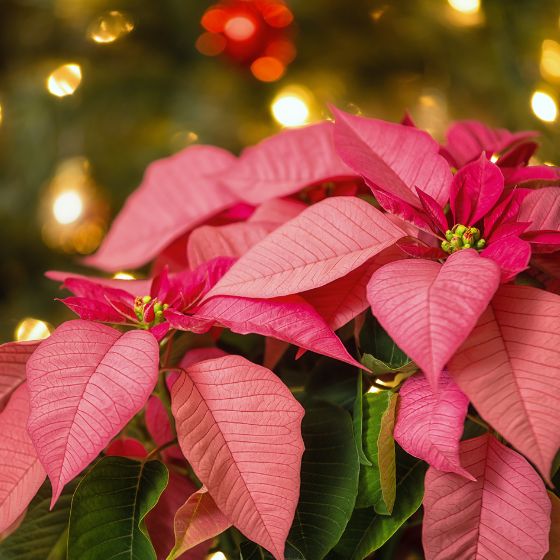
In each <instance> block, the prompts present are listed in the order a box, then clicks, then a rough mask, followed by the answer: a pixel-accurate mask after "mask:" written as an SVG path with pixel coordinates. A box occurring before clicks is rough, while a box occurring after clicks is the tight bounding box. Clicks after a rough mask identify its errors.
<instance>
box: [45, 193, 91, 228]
mask: <svg viewBox="0 0 560 560" xmlns="http://www.w3.org/2000/svg"><path fill="white" fill-rule="evenodd" d="M83 209H84V203H83V201H82V197H81V196H80V194H79V193H78V192H76V191H74V190H70V191H65V192H61V193H60V194H59V195H58V196H57V197H56V198H55V199H54V202H53V208H52V210H53V215H54V218H55V220H56V221H57V222H58V223H59V224H63V225H66V224H71V223H72V222H75V221H76V220H77V219H78V218H79V217H80V216H81V215H82V211H83Z"/></svg>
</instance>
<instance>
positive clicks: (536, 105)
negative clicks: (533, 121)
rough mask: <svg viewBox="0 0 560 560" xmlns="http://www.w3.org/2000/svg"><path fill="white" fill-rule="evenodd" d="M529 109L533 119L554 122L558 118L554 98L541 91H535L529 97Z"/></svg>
mask: <svg viewBox="0 0 560 560" xmlns="http://www.w3.org/2000/svg"><path fill="white" fill-rule="evenodd" d="M531 109H532V110H533V114H534V115H535V117H537V118H538V119H540V120H541V121H544V122H554V121H555V120H556V118H557V117H558V105H557V104H556V101H555V100H554V98H553V97H552V96H551V95H550V94H548V93H546V92H544V91H541V90H537V91H535V92H534V93H533V96H532V97H531Z"/></svg>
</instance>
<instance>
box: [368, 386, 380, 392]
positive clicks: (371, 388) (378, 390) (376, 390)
mask: <svg viewBox="0 0 560 560" xmlns="http://www.w3.org/2000/svg"><path fill="white" fill-rule="evenodd" d="M381 391H382V389H380V388H379V387H376V386H375V385H372V386H371V387H370V388H369V389H368V393H381Z"/></svg>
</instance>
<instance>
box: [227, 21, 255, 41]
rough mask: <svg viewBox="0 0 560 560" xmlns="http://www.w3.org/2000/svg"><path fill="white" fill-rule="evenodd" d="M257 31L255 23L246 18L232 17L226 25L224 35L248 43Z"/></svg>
mask: <svg viewBox="0 0 560 560" xmlns="http://www.w3.org/2000/svg"><path fill="white" fill-rule="evenodd" d="M256 30H257V28H256V26H255V24H254V22H253V21H251V19H249V18H248V17H245V16H235V17H232V18H230V19H228V21H227V22H226V24H225V25H224V33H225V34H226V35H227V36H228V37H229V38H230V39H233V40H234V41H246V40H247V39H250V38H251V37H252V36H253V35H254V34H255V31H256Z"/></svg>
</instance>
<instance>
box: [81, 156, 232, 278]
mask: <svg viewBox="0 0 560 560" xmlns="http://www.w3.org/2000/svg"><path fill="white" fill-rule="evenodd" d="M234 161H235V158H234V157H233V156H232V155H231V154H230V153H229V152H226V151H224V150H221V149H220V148H215V147H213V146H193V147H190V148H187V149H186V150H183V151H182V152H180V153H178V154H176V155H174V156H171V157H169V158H166V159H162V160H160V161H157V162H155V163H152V164H151V165H150V166H149V167H148V169H147V171H146V174H145V176H144V180H143V181H142V184H141V185H140V187H139V188H138V189H137V190H136V191H135V192H134V193H133V194H132V196H130V197H129V199H128V200H127V202H126V204H125V206H124V208H123V209H122V210H121V212H120V213H119V215H118V216H117V218H116V220H115V221H114V223H113V225H112V227H111V230H110V231H109V233H108V234H107V237H106V238H105V240H104V241H103V244H102V245H101V247H100V249H99V250H98V251H97V253H95V254H94V255H92V256H91V257H88V258H87V259H86V262H87V263H88V264H89V265H91V266H95V267H97V268H101V269H103V270H109V271H115V270H119V269H123V268H136V267H138V266H141V265H143V264H145V263H147V262H148V261H149V260H151V259H152V258H153V257H155V256H156V255H157V254H158V253H159V252H160V251H161V250H162V249H164V248H165V247H166V246H167V245H169V243H170V242H171V241H173V240H174V239H176V238H177V237H179V236H180V235H182V234H183V233H185V232H187V231H189V230H190V229H192V228H193V227H194V226H196V225H198V224H200V223H201V222H204V221H205V220H207V219H208V218H210V217H212V216H213V215H214V214H217V213H218V212H220V211H221V210H223V209H225V208H227V207H228V206H231V205H233V204H234V203H235V202H236V201H237V198H236V197H235V196H234V195H233V194H232V193H230V192H229V191H228V189H227V188H225V187H224V186H222V185H221V184H220V182H219V179H218V177H217V175H221V174H222V173H223V172H224V171H225V170H226V169H228V168H229V167H230V166H231V165H232V163H233V162H234Z"/></svg>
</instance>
